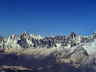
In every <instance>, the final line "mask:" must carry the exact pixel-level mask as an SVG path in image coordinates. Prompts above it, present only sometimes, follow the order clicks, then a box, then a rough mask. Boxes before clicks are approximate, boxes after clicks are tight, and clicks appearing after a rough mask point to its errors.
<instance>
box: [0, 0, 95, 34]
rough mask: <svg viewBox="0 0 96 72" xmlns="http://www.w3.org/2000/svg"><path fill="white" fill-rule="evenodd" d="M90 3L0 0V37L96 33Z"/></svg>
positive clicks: (82, 0)
mask: <svg viewBox="0 0 96 72" xmlns="http://www.w3.org/2000/svg"><path fill="white" fill-rule="evenodd" d="M95 26H96V1H94V0H0V35H3V36H8V35H10V34H14V33H20V32H24V31H27V32H29V33H41V34H43V35H44V34H50V33H53V34H54V33H58V34H59V33H62V34H68V33H69V32H76V33H81V34H88V33H91V32H95V31H96V28H95Z"/></svg>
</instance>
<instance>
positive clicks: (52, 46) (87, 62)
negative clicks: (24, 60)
mask: <svg viewBox="0 0 96 72" xmlns="http://www.w3.org/2000/svg"><path fill="white" fill-rule="evenodd" d="M0 50H1V51H2V50H3V51H4V52H7V53H10V52H12V51H13V52H15V51H16V53H17V54H27V55H33V56H34V57H35V58H37V59H38V58H41V56H42V57H43V58H47V56H50V55H52V56H53V57H55V58H56V62H57V63H60V64H62V63H67V64H71V65H72V66H74V67H76V68H82V69H83V68H85V67H86V69H87V68H92V69H93V70H94V71H93V72H95V71H96V70H95V69H96V66H95V65H96V33H93V34H91V35H89V36H81V35H78V34H75V33H74V32H72V33H70V34H69V35H66V36H65V35H64V36H54V37H53V36H52V37H51V36H50V37H42V36H40V35H35V34H29V33H27V32H24V33H21V34H19V35H15V34H13V35H11V36H9V37H8V38H2V39H0ZM13 52H12V53H13ZM81 72H82V71H81ZM83 72H84V71H83ZM85 72H87V71H85Z"/></svg>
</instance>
